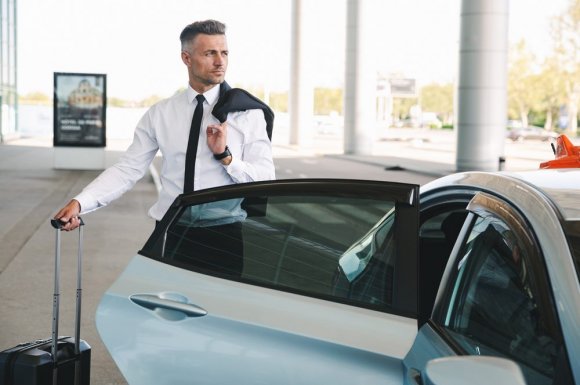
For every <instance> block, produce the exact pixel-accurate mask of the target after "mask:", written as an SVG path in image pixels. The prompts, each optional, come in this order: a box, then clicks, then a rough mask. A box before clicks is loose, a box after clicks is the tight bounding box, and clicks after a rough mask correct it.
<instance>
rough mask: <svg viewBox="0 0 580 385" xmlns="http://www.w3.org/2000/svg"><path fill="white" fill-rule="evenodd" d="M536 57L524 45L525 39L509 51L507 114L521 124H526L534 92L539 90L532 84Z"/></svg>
mask: <svg viewBox="0 0 580 385" xmlns="http://www.w3.org/2000/svg"><path fill="white" fill-rule="evenodd" d="M535 61H536V58H535V56H534V55H533V54H532V53H530V52H529V51H528V49H527V47H526V43H525V41H523V40H521V41H519V42H518V43H517V44H516V45H515V46H514V47H512V48H511V51H510V60H509V64H508V116H509V117H510V118H512V119H519V120H521V121H522V124H523V126H528V125H529V124H528V115H529V114H530V110H531V109H532V107H533V104H534V97H535V96H534V94H537V93H538V92H541V91H540V90H539V89H538V88H537V87H535V86H534V85H533V81H532V75H533V73H534V66H535Z"/></svg>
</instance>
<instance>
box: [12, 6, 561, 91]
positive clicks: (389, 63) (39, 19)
mask: <svg viewBox="0 0 580 385" xmlns="http://www.w3.org/2000/svg"><path fill="white" fill-rule="evenodd" d="M368 1H369V2H370V3H371V5H372V6H373V7H375V9H376V12H373V19H372V20H369V21H368V22H369V23H371V24H370V25H371V26H372V28H373V31H374V36H375V38H376V40H375V41H374V44H375V45H376V50H374V52H373V53H372V55H375V57H373V58H372V59H373V60H375V61H376V63H377V66H378V68H377V69H378V71H379V72H381V73H383V74H390V73H398V74H401V75H403V76H405V77H411V78H416V79H418V81H419V83H420V84H426V83H430V82H451V81H453V80H454V79H455V77H456V71H457V60H458V59H457V58H458V38H459V21H460V4H461V2H460V0H368ZM303 4H304V7H305V8H306V9H307V12H309V14H311V15H316V17H314V18H312V19H311V20H314V22H315V23H316V31H317V32H316V33H315V34H313V35H312V39H309V42H308V44H309V46H308V52H310V53H309V56H308V60H310V59H311V61H312V68H313V75H314V81H315V85H316V86H341V85H342V80H343V77H344V51H345V25H346V0H310V1H308V0H303ZM566 5H567V0H550V1H549V2H547V1H545V0H510V25H509V40H510V43H515V42H516V41H518V40H520V39H522V38H523V39H525V40H526V42H527V44H528V46H529V47H530V48H531V49H532V51H533V52H534V53H536V55H537V56H539V57H542V56H545V55H546V54H548V53H549V52H550V49H551V46H550V44H551V39H550V28H549V27H550V19H551V17H553V16H554V15H556V14H559V13H561V12H562V11H563V10H564V9H565V8H566ZM290 14H291V0H197V1H194V0H98V1H97V0H20V1H19V2H18V49H19V57H18V61H19V62H18V87H19V92H20V94H26V93H29V92H34V91H40V92H44V93H46V94H48V95H51V94H52V88H53V84H52V82H53V73H54V72H87V73H106V74H107V88H108V91H107V93H108V96H109V97H119V98H123V99H133V100H139V99H143V98H145V97H147V96H150V95H153V94H156V95H159V96H162V97H166V96H170V95H171V94H173V92H175V90H177V89H179V88H180V87H184V86H186V84H187V73H186V69H185V66H184V65H183V63H182V62H181V59H180V53H179V52H180V46H179V33H180V32H181V30H182V29H183V27H184V26H185V25H187V24H189V23H191V22H193V21H195V20H202V19H208V18H213V19H217V20H220V21H223V22H225V23H226V25H227V28H228V29H227V36H228V45H229V50H230V63H229V69H228V75H227V77H226V79H227V80H228V82H229V83H230V84H235V85H240V86H244V87H268V88H269V89H271V90H286V89H288V87H289V77H290V75H289V74H290V67H289V63H290V54H291V52H290ZM309 20H310V19H309Z"/></svg>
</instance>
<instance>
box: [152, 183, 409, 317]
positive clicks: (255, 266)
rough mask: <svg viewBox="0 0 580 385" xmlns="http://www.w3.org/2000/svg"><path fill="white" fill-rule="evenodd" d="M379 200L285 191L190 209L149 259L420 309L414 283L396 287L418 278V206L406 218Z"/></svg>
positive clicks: (390, 202)
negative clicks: (399, 281) (415, 273)
mask: <svg viewBox="0 0 580 385" xmlns="http://www.w3.org/2000/svg"><path fill="white" fill-rule="evenodd" d="M374 195H375V194H370V195H367V196H366V197H365V196H364V194H362V195H361V194H356V193H355V192H352V193H350V194H347V193H344V192H341V193H334V194H332V193H330V194H322V195H321V194H320V193H300V194H293V193H284V192H277V193H275V194H274V193H272V194H269V195H268V196H265V195H264V196H246V197H244V198H235V199H224V200H214V201H212V202H204V203H200V204H191V205H186V206H185V207H182V208H181V209H180V210H178V211H177V212H176V215H174V217H173V218H172V220H171V222H170V223H169V224H168V225H167V228H166V231H165V232H164V234H163V235H162V236H158V237H157V239H156V240H153V241H150V242H149V243H150V244H153V246H152V247H151V248H150V250H147V249H148V247H146V248H145V250H143V254H145V255H147V256H151V257H155V258H156V259H159V260H161V261H164V262H166V263H170V264H173V265H176V266H179V267H182V268H186V269H189V270H192V271H197V272H201V273H205V274H210V275H216V276H219V277H222V278H228V279H233V280H240V281H243V282H246V283H251V284H255V285H260V286H265V287H269V288H274V289H278V290H284V291H290V292H295V293H299V294H303V295H308V296H314V297H319V298H323V299H329V300H333V301H336V302H346V303H349V304H354V305H357V306H363V307H369V308H373V309H379V310H380V309H388V310H389V311H390V310H392V311H395V312H400V313H405V312H407V311H409V310H411V311H415V307H416V280H415V281H414V280H413V279H410V280H409V279H405V281H404V285H399V286H400V287H399V289H400V290H395V283H396V280H397V277H398V276H399V275H403V274H404V276H409V275H411V276H412V275H413V274H411V273H410V272H411V271H414V264H416V251H417V245H416V243H417V242H416V234H417V228H416V226H417V223H416V219H417V216H418V215H417V211H418V208H417V207H416V206H415V207H414V209H413V210H414V211H409V213H412V214H411V215H409V213H407V214H405V208H407V209H408V208H409V207H410V206H411V205H409V204H408V203H405V202H400V201H398V198H396V197H395V198H393V197H389V196H386V197H380V198H379V197H378V195H377V196H374ZM405 218H411V219H412V220H411V222H408V219H405ZM406 221H407V222H408V223H407V222H406ZM413 234H415V235H414V236H415V238H414V239H415V242H409V241H408V239H413ZM402 235H404V237H405V238H407V241H405V242H400V239H401V236H402ZM161 244H162V247H159V245H161ZM155 250H160V251H159V252H157V251H155ZM404 286H406V287H407V289H405V287H404ZM409 288H410V289H409ZM408 298H412V299H413V298H414V299H415V302H414V301H413V300H412V299H411V300H407V299H408Z"/></svg>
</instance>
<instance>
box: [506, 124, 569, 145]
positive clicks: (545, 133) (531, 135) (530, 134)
mask: <svg viewBox="0 0 580 385" xmlns="http://www.w3.org/2000/svg"><path fill="white" fill-rule="evenodd" d="M507 137H508V138H509V139H511V140H513V141H514V142H515V141H522V140H530V139H531V140H542V141H544V142H545V141H547V140H550V139H555V138H557V137H558V133H556V132H554V131H549V130H546V129H543V128H541V127H534V126H532V127H522V128H514V129H512V130H509V131H507Z"/></svg>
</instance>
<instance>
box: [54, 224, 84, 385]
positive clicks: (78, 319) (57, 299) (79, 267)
mask: <svg viewBox="0 0 580 385" xmlns="http://www.w3.org/2000/svg"><path fill="white" fill-rule="evenodd" d="M79 221H80V226H79V244H78V254H77V298H76V311H75V313H76V314H75V348H74V350H75V355H77V356H78V355H79V354H80V337H81V336H80V334H81V298H82V271H83V268H82V260H83V247H82V246H83V226H84V225H85V223H84V222H83V220H82V218H81V217H79ZM50 224H51V225H52V227H54V228H55V229H56V242H55V243H56V246H55V247H56V248H55V252H54V259H55V260H54V295H53V303H52V345H51V354H52V359H53V361H54V364H55V370H54V372H53V376H54V377H53V383H56V376H57V370H56V363H57V351H58V313H59V307H60V306H59V305H60V233H61V228H62V226H64V225H65V224H64V223H63V222H61V221H59V220H57V219H51V220H50ZM77 362H78V361H77ZM75 369H76V370H75V372H76V374H77V375H76V376H75V378H77V379H78V378H80V376H78V374H79V371H80V365H77V367H76V368H75Z"/></svg>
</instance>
